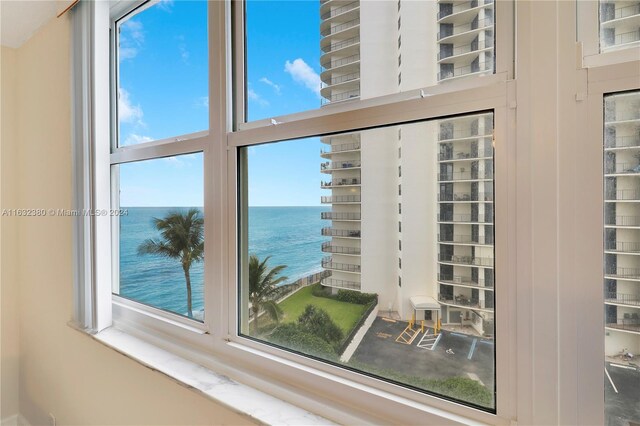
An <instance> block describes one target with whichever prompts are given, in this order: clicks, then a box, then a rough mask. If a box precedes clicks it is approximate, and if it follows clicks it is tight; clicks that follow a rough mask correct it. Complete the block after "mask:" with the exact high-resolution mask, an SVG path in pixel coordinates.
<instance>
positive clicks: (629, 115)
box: [604, 92, 640, 356]
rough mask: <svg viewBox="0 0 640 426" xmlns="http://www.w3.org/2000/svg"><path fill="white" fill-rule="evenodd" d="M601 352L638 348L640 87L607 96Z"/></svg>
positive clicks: (639, 300) (639, 291) (639, 324)
mask: <svg viewBox="0 0 640 426" xmlns="http://www.w3.org/2000/svg"><path fill="white" fill-rule="evenodd" d="M604 111H605V117H604V124H605V127H604V138H605V140H604V191H605V194H604V199H605V209H604V228H605V229H604V244H605V246H604V257H605V275H604V293H605V294H604V297H605V329H606V337H605V353H606V355H607V356H615V355H618V354H620V353H621V352H623V351H625V352H631V353H633V354H638V353H640V92H632V93H624V94H617V95H612V96H608V97H607V98H605V110H604Z"/></svg>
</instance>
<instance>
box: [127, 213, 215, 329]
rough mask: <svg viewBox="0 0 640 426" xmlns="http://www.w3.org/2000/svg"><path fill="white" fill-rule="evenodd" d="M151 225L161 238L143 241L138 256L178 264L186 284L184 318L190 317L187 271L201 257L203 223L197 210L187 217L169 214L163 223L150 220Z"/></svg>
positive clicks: (189, 284) (181, 214)
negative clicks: (171, 261) (185, 315)
mask: <svg viewBox="0 0 640 426" xmlns="http://www.w3.org/2000/svg"><path fill="white" fill-rule="evenodd" d="M153 223H154V225H155V227H156V229H157V230H158V231H160V235H161V238H160V239H159V240H155V239H152V238H150V239H148V240H146V241H144V242H143V243H142V244H140V246H138V254H139V255H143V254H155V255H158V256H163V257H167V258H170V259H179V260H180V263H181V264H182V270H183V271H184V279H185V281H186V284H187V315H188V316H189V317H193V309H192V306H191V276H190V274H189V270H190V269H191V265H192V264H193V263H194V262H200V261H202V259H203V257H204V219H203V218H202V217H201V216H200V212H199V211H198V209H189V211H187V212H186V213H181V212H178V211H172V212H169V214H167V216H165V217H164V218H163V219H158V218H153Z"/></svg>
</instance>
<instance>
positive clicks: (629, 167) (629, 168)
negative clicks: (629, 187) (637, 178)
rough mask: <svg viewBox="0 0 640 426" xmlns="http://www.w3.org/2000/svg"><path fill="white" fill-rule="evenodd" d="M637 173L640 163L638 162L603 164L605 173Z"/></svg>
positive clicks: (639, 171) (639, 169)
mask: <svg viewBox="0 0 640 426" xmlns="http://www.w3.org/2000/svg"><path fill="white" fill-rule="evenodd" d="M637 173H640V164H638V163H616V164H607V165H606V166H605V174H616V175H622V174H637Z"/></svg>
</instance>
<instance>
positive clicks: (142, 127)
mask: <svg viewBox="0 0 640 426" xmlns="http://www.w3.org/2000/svg"><path fill="white" fill-rule="evenodd" d="M141 10H142V11H141V12H137V11H134V12H133V13H131V14H130V15H128V16H126V17H125V18H123V19H122V20H120V21H118V23H117V30H118V49H117V85H118V87H117V89H118V93H117V96H118V103H117V106H118V108H117V111H118V113H117V116H118V138H117V143H118V146H125V145H134V144H138V143H142V142H150V141H153V140H158V139H165V138H169V137H173V136H180V135H184V134H187V133H193V132H198V131H202V130H207V129H208V128H209V118H208V117H209V97H208V96H209V95H208V91H209V89H208V87H209V85H208V64H209V61H208V47H207V43H208V42H207V2H205V1H176V2H174V1H160V2H158V3H155V4H154V5H153V6H150V7H147V8H144V9H141Z"/></svg>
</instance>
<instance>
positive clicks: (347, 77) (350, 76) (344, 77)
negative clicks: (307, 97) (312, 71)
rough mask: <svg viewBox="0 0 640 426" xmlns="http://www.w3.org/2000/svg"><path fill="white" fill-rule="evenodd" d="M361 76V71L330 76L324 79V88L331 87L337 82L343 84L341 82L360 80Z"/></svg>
mask: <svg viewBox="0 0 640 426" xmlns="http://www.w3.org/2000/svg"><path fill="white" fill-rule="evenodd" d="M359 78H360V73H359V72H354V73H351V74H346V75H340V76H338V77H333V78H330V79H328V80H326V81H325V80H323V81H322V84H323V88H324V87H329V86H335V85H336V84H341V83H348V82H349V81H355V80H358V79H359Z"/></svg>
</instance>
